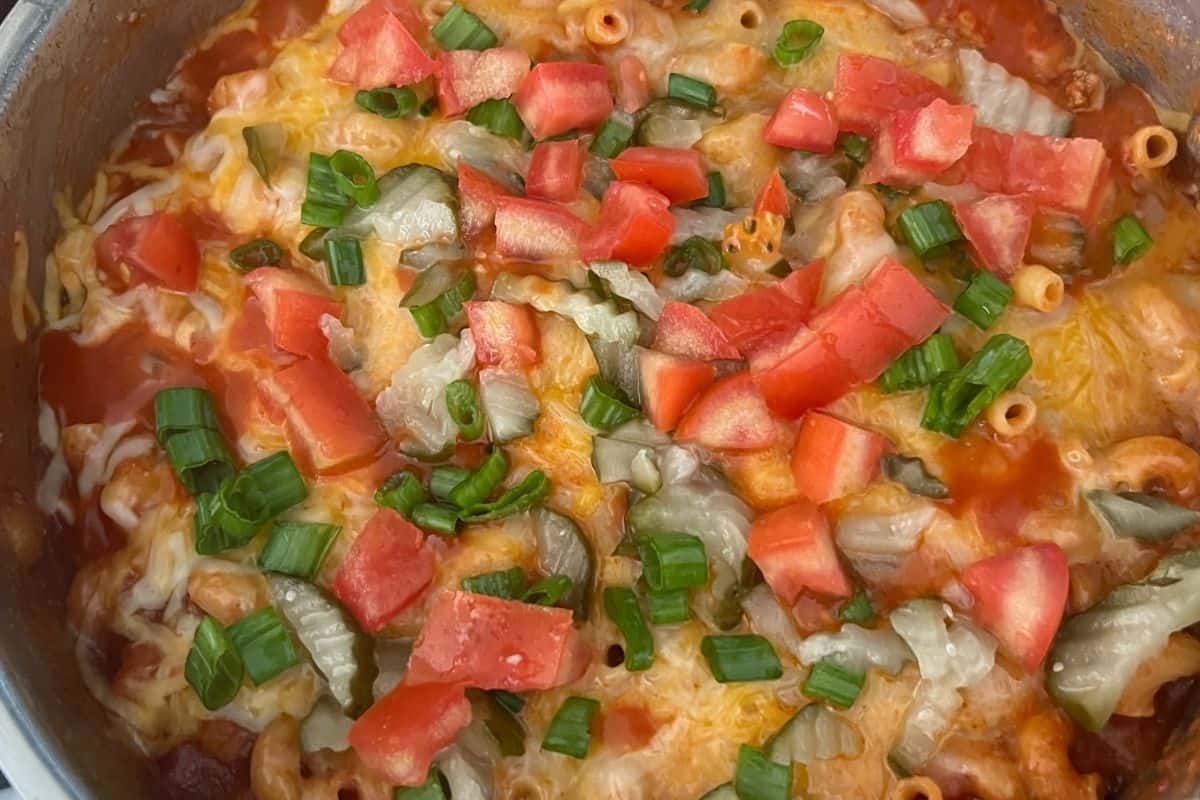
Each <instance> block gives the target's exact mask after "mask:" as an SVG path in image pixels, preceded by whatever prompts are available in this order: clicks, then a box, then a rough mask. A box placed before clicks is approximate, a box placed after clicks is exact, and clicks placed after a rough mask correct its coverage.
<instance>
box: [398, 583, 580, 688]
mask: <svg viewBox="0 0 1200 800" xmlns="http://www.w3.org/2000/svg"><path fill="white" fill-rule="evenodd" d="M571 619H572V617H571V611H570V610H569V609H565V608H545V607H543V606H535V605H530V604H528V603H522V602H520V601H517V600H502V599H500V598H498V597H489V596H488V595H482V594H475V593H473V592H460V591H453V590H447V591H443V592H442V593H440V594H439V595H437V597H436V598H435V599H434V601H433V604H432V606H431V607H430V609H429V615H428V616H427V617H426V619H425V625H424V627H422V628H421V633H420V635H419V636H418V637H417V641H416V644H415V645H414V646H413V653H412V658H411V659H409V664H408V674H407V676H406V677H405V680H406V681H408V682H410V683H426V682H435V683H439V682H440V683H445V682H448V681H452V682H456V683H465V684H467V685H469V686H476V687H479V688H480V689H507V690H509V691H512V692H525V691H532V690H536V689H549V688H551V687H554V686H558V685H560V684H561V683H562V682H563V681H564V679H565V677H564V676H565V675H566V674H567V672H568V671H569V668H568V666H567V665H568V662H572V661H573V658H574V655H573V651H574V650H575V648H576V646H577V642H576V640H577V639H578V634H577V633H576V632H575V629H574V627H573V626H572V624H571Z"/></svg>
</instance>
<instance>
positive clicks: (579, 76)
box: [512, 61, 613, 139]
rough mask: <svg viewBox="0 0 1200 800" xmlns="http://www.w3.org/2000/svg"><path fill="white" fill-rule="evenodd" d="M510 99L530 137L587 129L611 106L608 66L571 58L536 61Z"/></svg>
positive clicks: (606, 115) (594, 124)
mask: <svg viewBox="0 0 1200 800" xmlns="http://www.w3.org/2000/svg"><path fill="white" fill-rule="evenodd" d="M512 101H513V104H514V105H515V106H516V107H517V113H519V114H520V115H521V120H522V121H523V122H524V123H525V127H526V128H528V129H529V132H530V133H531V134H533V138H534V139H547V138H549V137H551V136H558V135H559V134H560V133H566V132H567V131H570V130H586V131H590V130H592V129H593V128H595V127H596V126H598V125H599V124H600V123H601V122H604V120H606V119H608V115H609V114H611V113H612V110H613V99H612V95H611V94H609V91H608V70H606V69H605V68H604V66H603V65H601V64H583V63H579V62H574V61H546V62H543V63H541V64H538V65H537V66H535V67H534V68H533V69H532V70H530V72H529V74H528V75H526V76H525V78H524V79H523V80H522V81H521V85H520V86H518V87H517V91H516V92H515V93H514V94H513V97H512Z"/></svg>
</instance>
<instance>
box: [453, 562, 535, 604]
mask: <svg viewBox="0 0 1200 800" xmlns="http://www.w3.org/2000/svg"><path fill="white" fill-rule="evenodd" d="M462 588H464V589H466V590H467V591H468V592H474V593H475V594H486V595H489V596H491V597H500V598H503V599H505V600H516V599H517V598H518V597H520V596H521V594H522V593H523V592H524V591H525V573H524V572H522V571H521V568H520V567H513V568H512V569H500V570H496V571H495V572H481V573H480V574H478V575H472V576H471V577H469V578H463V580H462Z"/></svg>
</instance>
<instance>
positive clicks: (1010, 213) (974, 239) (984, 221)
mask: <svg viewBox="0 0 1200 800" xmlns="http://www.w3.org/2000/svg"><path fill="white" fill-rule="evenodd" d="M1035 211H1036V209H1035V208H1034V204H1033V202H1032V201H1030V200H1029V199H1028V198H1025V197H1007V196H1005V195H991V196H990V197H983V198H980V199H979V200H973V201H971V202H969V203H955V204H954V216H955V217H956V218H957V219H958V226H959V227H960V228H962V232H963V236H965V237H966V238H967V241H968V242H970V244H971V249H972V250H973V251H974V253H975V258H976V259H977V260H978V261H979V263H980V264H982V265H983V266H985V267H987V268H988V269H989V270H991V271H992V272H993V273H995V274H996V276H998V277H1000V278H1004V279H1006V280H1007V279H1008V278H1011V277H1012V276H1013V273H1015V272H1016V271H1017V268H1018V267H1020V266H1021V262H1022V260H1024V258H1025V248H1026V247H1028V246H1029V234H1030V232H1031V231H1032V230H1033V214H1034V212H1035Z"/></svg>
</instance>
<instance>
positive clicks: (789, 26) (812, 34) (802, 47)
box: [775, 19, 825, 67]
mask: <svg viewBox="0 0 1200 800" xmlns="http://www.w3.org/2000/svg"><path fill="white" fill-rule="evenodd" d="M824 35H825V29H824V28H822V27H821V26H820V25H818V24H817V23H815V22H813V21H812V20H811V19H793V20H789V21H788V22H785V23H784V24H783V30H782V31H780V33H779V38H778V39H776V40H775V61H776V62H778V64H779V66H781V67H790V66H792V65H793V64H799V63H800V62H801V61H803V60H804V59H806V58H808V56H809V55H810V54H811V53H812V50H813V48H814V47H816V46H817V43H818V42H820V41H821V37H822V36H824Z"/></svg>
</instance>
